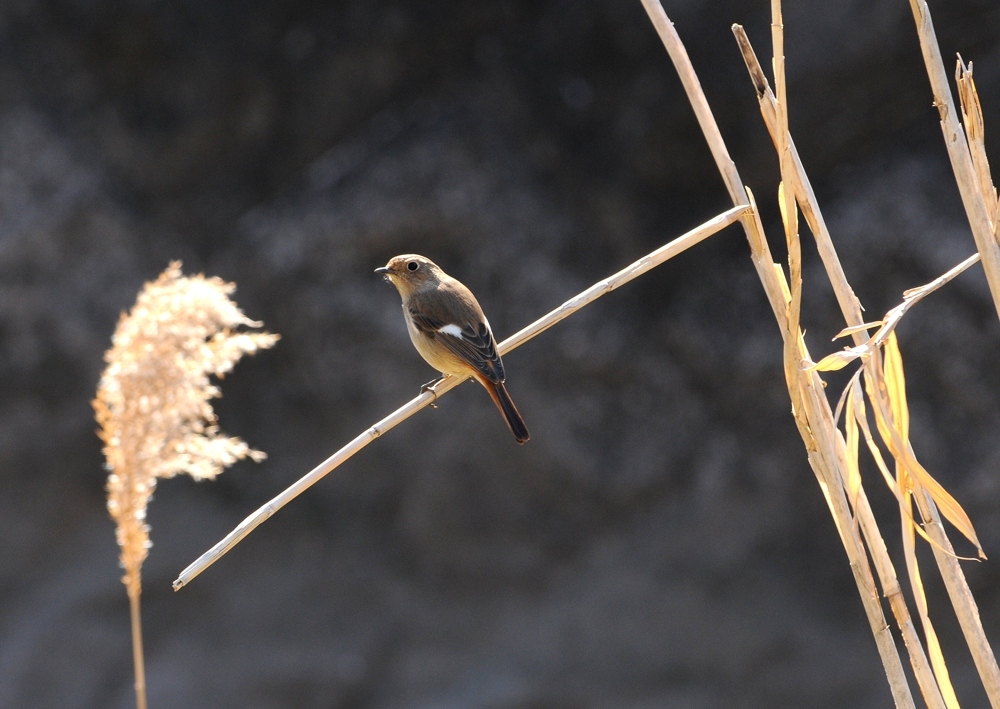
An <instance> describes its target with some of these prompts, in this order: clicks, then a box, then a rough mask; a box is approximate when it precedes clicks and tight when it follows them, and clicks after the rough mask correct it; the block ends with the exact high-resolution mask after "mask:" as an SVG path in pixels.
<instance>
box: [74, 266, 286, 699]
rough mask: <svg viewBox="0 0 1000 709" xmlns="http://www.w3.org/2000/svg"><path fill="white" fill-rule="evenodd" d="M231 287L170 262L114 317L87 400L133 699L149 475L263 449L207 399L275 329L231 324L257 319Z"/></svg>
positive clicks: (197, 474) (200, 471)
mask: <svg viewBox="0 0 1000 709" xmlns="http://www.w3.org/2000/svg"><path fill="white" fill-rule="evenodd" d="M233 289H234V286H233V285H232V284H229V283H224V282H223V281H221V280H219V279H218V278H205V277H204V276H194V277H191V278H185V277H183V276H182V275H181V272H180V263H179V262H174V263H172V264H170V266H169V267H168V268H167V270H166V271H164V272H163V273H162V274H161V275H160V277H159V278H158V279H157V280H156V281H154V282H152V283H147V284H146V285H145V287H144V288H143V289H142V291H141V292H140V293H139V296H138V298H137V299H136V303H135V305H134V306H133V308H132V310H131V312H130V313H128V314H125V313H122V316H121V317H120V318H119V320H118V326H117V327H116V328H115V333H114V336H113V337H112V346H111V349H109V350H108V351H107V353H106V354H105V356H104V359H105V361H106V362H107V367H106V368H105V370H104V373H103V374H102V376H101V381H100V384H99V385H98V389H97V397H96V398H95V399H94V402H93V405H94V411H95V413H96V417H97V422H98V424H100V431H99V435H100V437H101V440H102V441H103V442H104V456H105V460H106V467H107V469H108V473H109V474H108V512H109V513H110V514H111V517H112V519H114V521H115V523H116V525H117V527H116V530H115V534H116V537H117V540H118V547H119V552H120V561H121V565H122V568H123V569H124V570H125V575H124V576H123V577H122V582H123V583H124V584H125V588H126V592H127V593H128V597H129V606H130V614H131V619H132V653H133V661H134V664H135V689H136V703H137V706H138V707H139V709H145V707H146V680H145V669H144V662H143V651H142V624H141V616H140V609H139V597H140V594H141V593H142V580H141V570H142V563H143V561H145V559H146V556H147V555H148V553H149V547H150V546H151V542H150V540H149V526H148V525H147V524H146V507H147V505H148V504H149V500H150V499H151V497H152V495H153V491H154V489H155V488H156V481H157V479H158V478H169V477H173V476H175V475H177V474H179V473H187V474H188V475H191V476H192V477H194V478H196V479H199V480H202V479H210V478H214V477H215V476H216V475H218V474H219V473H220V472H221V471H222V469H223V468H224V467H226V466H228V465H231V464H232V463H234V462H236V461H237V460H240V459H241V458H246V457H249V458H252V459H253V460H262V459H263V458H264V454H263V453H261V452H259V451H254V450H251V449H250V448H249V446H247V444H246V443H244V442H243V441H241V440H240V439H239V438H225V437H223V436H222V435H220V432H219V429H218V427H217V426H216V418H215V414H214V412H213V411H212V406H211V404H210V403H209V400H210V399H212V398H214V397H217V396H219V395H220V392H219V389H218V387H216V386H214V385H213V384H212V383H211V381H210V378H209V377H210V376H212V375H215V376H219V377H221V376H223V375H224V374H225V373H226V372H228V371H229V370H231V369H232V368H233V365H234V364H235V363H236V362H237V361H239V359H240V358H241V357H242V356H243V355H244V354H248V353H253V352H255V351H257V350H258V349H263V348H267V347H271V346H272V345H273V344H274V343H275V342H276V341H277V339H278V337H277V336H276V335H271V334H267V333H246V332H235V331H234V330H235V329H236V328H239V327H251V328H252V327H260V323H258V322H254V321H253V320H250V319H248V318H247V317H246V316H245V315H244V314H243V313H242V312H241V311H240V310H239V308H237V307H236V304H235V303H233V302H232V301H231V300H230V299H229V297H228V296H229V294H230V293H232V292H233Z"/></svg>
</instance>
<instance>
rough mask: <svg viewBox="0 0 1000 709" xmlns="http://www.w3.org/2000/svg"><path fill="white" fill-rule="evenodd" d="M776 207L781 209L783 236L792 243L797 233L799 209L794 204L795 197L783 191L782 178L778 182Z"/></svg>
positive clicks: (796, 237)
mask: <svg viewBox="0 0 1000 709" xmlns="http://www.w3.org/2000/svg"><path fill="white" fill-rule="evenodd" d="M778 208H779V209H780V210H781V223H782V224H783V225H784V226H785V238H786V240H787V241H788V243H792V241H793V239H798V235H799V210H798V208H797V207H796V206H795V197H794V196H793V195H792V194H791V193H788V194H786V193H785V182H784V180H782V181H781V182H779V183H778Z"/></svg>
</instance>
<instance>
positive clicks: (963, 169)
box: [910, 0, 1000, 706]
mask: <svg viewBox="0 0 1000 709" xmlns="http://www.w3.org/2000/svg"><path fill="white" fill-rule="evenodd" d="M910 8H911V9H912V10H913V19H914V21H915V22H916V25H917V36H918V37H919V39H920V49H921V51H922V53H923V56H924V64H925V65H926V67H927V76H928V78H929V79H930V82H931V90H932V92H933V94H934V105H935V106H936V107H937V109H938V113H939V114H940V117H941V130H942V132H943V133H944V143H945V146H946V147H947V148H948V157H949V159H950V160H951V168H952V170H953V171H954V173H955V181H956V182H957V183H958V190H959V193H960V194H961V196H962V204H963V205H964V206H965V212H966V214H967V215H968V217H969V226H971V227H972V235H973V237H974V238H975V240H976V248H978V249H979V253H980V254H982V257H983V271H984V272H985V273H986V281H987V283H989V286H990V293H992V295H993V305H994V307H996V309H997V313H998V314H1000V243H998V241H997V238H996V234H995V233H994V230H993V225H991V224H990V219H989V215H988V210H987V206H986V205H987V201H986V200H985V199H984V198H983V194H982V193H981V191H980V183H979V180H978V179H977V175H976V169H975V168H974V167H973V164H972V155H971V153H970V150H969V143H968V142H967V141H966V134H965V132H964V131H962V129H961V127H960V126H959V123H958V113H957V111H955V108H954V105H955V104H954V101H953V100H952V97H951V89H950V88H949V87H948V75H947V74H946V73H945V69H944V62H943V61H942V60H941V50H940V48H939V47H938V42H937V36H936V34H935V32H934V23H933V22H932V21H931V13H930V10H929V9H928V7H927V3H926V2H925V0H910ZM993 664H994V665H995V664H996V663H995V662H994V663H993ZM997 679H998V686H1000V675H998V678H997ZM994 706H997V705H994Z"/></svg>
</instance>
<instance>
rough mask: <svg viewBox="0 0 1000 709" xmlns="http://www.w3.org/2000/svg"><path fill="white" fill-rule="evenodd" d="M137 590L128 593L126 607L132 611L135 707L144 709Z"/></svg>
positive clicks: (140, 623) (140, 629)
mask: <svg viewBox="0 0 1000 709" xmlns="http://www.w3.org/2000/svg"><path fill="white" fill-rule="evenodd" d="M139 593H140V591H139V589H138V587H137V588H136V590H135V591H134V592H133V591H132V589H131V586H130V587H129V591H128V605H129V609H130V610H131V611H132V659H133V662H134V664H135V705H136V709H146V663H145V661H144V660H143V657H142V616H141V614H140V612H139Z"/></svg>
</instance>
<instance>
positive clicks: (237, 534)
mask: <svg viewBox="0 0 1000 709" xmlns="http://www.w3.org/2000/svg"><path fill="white" fill-rule="evenodd" d="M747 209H748V207H747V205H746V204H740V205H738V206H736V207H733V208H732V209H729V210H727V211H725V212H723V213H722V214H720V215H718V216H717V217H714V218H713V219H710V220H708V221H707V222H705V223H704V224H702V225H701V226H698V227H695V228H694V229H692V230H691V231H689V232H687V233H686V234H683V235H681V236H679V237H677V238H676V239H674V240H673V241H671V242H670V243H668V244H665V245H664V246H661V247H660V248H658V249H657V250H656V251H653V252H651V253H649V254H647V255H646V256H643V257H642V258H641V259H639V260H638V261H636V262H635V263H633V264H631V265H629V266H627V267H626V268H623V269H622V270H621V271H618V272H617V273H615V274H614V275H612V276H609V277H608V278H605V279H604V280H603V281H600V282H598V283H595V284H594V285H592V286H591V287H590V288H588V289H587V290H585V291H583V292H582V293H580V294H579V295H577V296H576V297H575V298H571V299H570V300H568V301H566V302H565V303H563V304H562V305H560V306H559V307H558V308H556V309H555V310H553V311H551V312H550V313H548V314H547V315H545V316H544V317H542V318H539V319H538V320H536V321H535V322H533V323H532V324H531V325H528V326H527V327H525V328H523V329H522V330H520V331H518V332H516V333H514V334H513V335H511V336H510V337H508V338H507V339H506V340H504V341H503V342H501V343H500V344H499V345H497V349H498V350H499V351H500V354H502V355H503V354H507V353H508V352H510V351H511V350H513V349H515V348H517V347H520V346H521V345H523V344H524V343H525V342H527V341H528V340H530V339H532V338H533V337H535V336H537V335H539V334H541V333H543V332H545V331H546V330H548V329H549V328H550V327H552V326H553V325H555V324H556V323H558V322H559V321H561V320H564V319H565V318H567V317H569V316H570V315H572V314H573V313H575V312H576V311H578V310H580V309H581V308H583V307H584V306H586V305H589V304H590V303H592V302H594V301H595V300H597V299H598V298H600V297H601V296H602V295H605V294H607V293H610V292H611V291H613V290H615V289H616V288H619V287H621V286H623V285H625V284H626V283H628V282H629V281H631V280H633V279H634V278H638V277H639V276H641V275H642V274H644V273H646V272H648V271H650V270H652V269H654V268H656V267H657V266H659V265H660V264H662V263H664V262H665V261H668V260H669V259H671V258H673V257H674V256H676V255H677V254H679V253H681V252H682V251H685V250H687V249H689V248H690V247H692V246H694V245H695V244H697V243H699V242H700V241H704V240H705V239H707V238H708V237H710V236H712V235H713V234H716V233H717V232H719V231H721V230H723V229H725V228H726V227H727V226H729V225H730V224H732V223H733V222H735V221H737V220H738V219H740V217H742V216H743V214H744V213H745V212H746V211H747ZM465 379H466V378H464V377H445V379H444V380H442V381H441V382H440V383H438V384H437V385H436V386H434V387H433V388H431V389H429V390H428V391H425V392H423V393H422V394H420V396H418V397H416V398H415V399H413V400H411V401H410V402H409V403H407V404H406V405H404V406H402V407H400V408H399V409H397V410H396V411H394V412H393V413H391V414H389V415H388V416H386V417H385V418H384V419H382V420H381V421H379V422H378V423H376V424H375V425H373V426H371V427H370V428H368V429H366V430H365V431H364V432H363V433H361V434H360V435H359V436H357V437H356V438H355V439H354V440H352V441H351V442H350V443H348V444H347V445H346V446H344V447H343V448H341V449H340V450H339V451H337V452H336V453H334V454H333V455H332V456H330V457H329V458H327V459H326V460H325V461H323V462H322V463H320V464H319V465H318V466H316V468H314V469H313V470H312V471H310V472H309V473H307V474H306V475H304V476H303V477H301V478H299V480H298V481H297V482H295V483H294V484H292V485H291V486H289V487H288V488H287V489H286V490H285V491H284V492H282V493H281V494H280V495H278V496H277V497H275V498H274V499H272V500H271V501H270V502H268V503H267V504H266V505H264V506H263V507H261V508H260V509H258V510H257V511H256V512H254V513H253V514H252V515H250V516H249V517H247V518H246V519H245V520H243V521H242V522H240V524H239V525H238V526H237V527H236V528H235V529H234V530H233V531H232V532H230V533H229V534H227V535H226V536H225V538H223V539H222V540H221V541H220V542H218V543H217V544H216V545H215V546H213V547H212V548H211V549H209V550H208V551H206V552H205V553H204V554H202V555H201V556H200V557H198V558H197V559H195V561H194V562H193V563H191V564H190V565H189V566H188V567H187V568H186V569H184V570H183V571H182V572H181V574H180V576H178V577H177V580H176V581H174V584H173V586H174V590H175V591H179V590H180V589H181V588H183V587H184V586H185V585H186V584H188V583H190V581H191V579H193V578H194V577H195V576H197V575H198V574H200V573H201V572H202V571H204V570H205V569H207V568H208V567H209V566H211V565H212V564H213V563H215V562H216V561H217V560H218V559H219V558H220V557H222V556H223V555H224V554H225V553H226V552H228V551H229V550H230V549H232V548H233V547H234V546H236V545H237V544H238V543H239V542H240V541H241V540H242V539H243V538H244V537H246V536H247V535H248V534H250V532H252V531H253V530H254V529H255V528H256V527H258V526H259V525H260V524H261V523H263V522H264V521H265V520H266V519H267V518H269V517H270V516H271V515H273V514H274V513H275V512H277V511H278V510H280V509H281V508H282V507H284V506H285V505H286V504H288V503H289V502H291V501H292V500H293V499H295V498H296V497H298V496H299V495H300V494H302V493H303V492H304V491H305V490H307V489H308V488H309V487H311V486H312V485H313V484H315V483H316V482H317V481H319V480H320V479H321V478H323V477H324V476H325V475H327V474H328V473H330V472H331V471H332V470H334V469H335V468H337V467H338V466H340V465H341V464H343V463H344V462H346V461H347V460H348V459H350V458H351V457H352V456H353V455H354V454H355V453H357V452H358V451H360V450H361V449H362V448H364V447H365V446H367V445H368V444H369V443H371V442H372V441H374V440H375V439H376V438H378V437H379V436H381V435H382V434H383V433H385V432H386V431H388V430H389V429H391V428H393V427H394V426H396V425H397V424H399V423H401V422H403V421H405V420H406V419H408V418H409V417H410V416H412V415H413V414H415V413H417V412H418V411H420V409H422V408H424V407H425V406H428V405H429V404H431V403H432V402H434V401H435V400H436V399H437V398H438V397H439V396H441V395H442V394H444V393H445V392H448V391H450V390H452V389H454V388H455V387H456V386H458V385H459V384H461V383H462V382H463V381H465Z"/></svg>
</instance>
